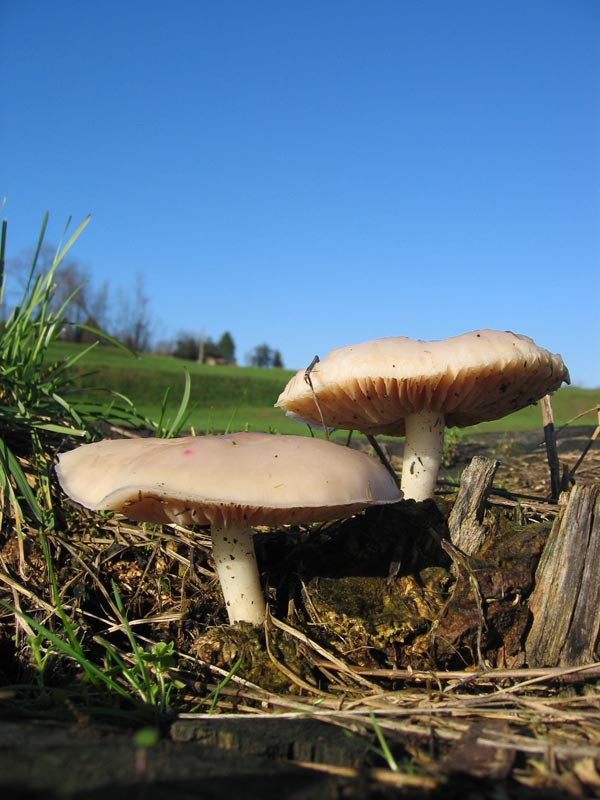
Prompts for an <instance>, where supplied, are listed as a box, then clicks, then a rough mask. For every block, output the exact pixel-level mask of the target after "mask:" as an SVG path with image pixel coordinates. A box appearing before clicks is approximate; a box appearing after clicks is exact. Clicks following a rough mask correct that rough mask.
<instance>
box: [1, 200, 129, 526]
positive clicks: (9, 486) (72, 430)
mask: <svg viewBox="0 0 600 800" xmlns="http://www.w3.org/2000/svg"><path fill="white" fill-rule="evenodd" d="M88 222H89V217H86V218H85V219H84V220H83V222H82V223H81V224H80V225H79V226H78V227H77V229H76V230H75V232H74V233H73V234H72V235H71V236H70V237H69V238H68V240H67V242H66V244H64V245H62V246H60V247H59V248H58V250H57V252H56V254H55V256H54V259H53V261H52V265H51V266H50V268H49V269H48V270H47V271H46V272H45V273H40V272H38V269H37V267H38V258H39V255H40V252H41V249H42V244H43V241H44V235H45V232H46V226H47V223H48V215H47V214H46V215H45V217H44V220H43V223H42V227H41V231H40V234H39V237H38V241H37V246H36V248H35V252H34V256H33V260H32V262H31V267H30V270H29V275H28V278H27V282H26V285H25V289H24V291H23V295H22V297H21V299H20V300H19V302H18V303H17V304H16V305H15V306H14V308H13V309H12V311H11V313H10V314H9V316H8V319H7V320H6V321H4V322H2V324H1V327H0V528H1V527H2V523H3V522H4V520H5V518H6V517H7V515H8V518H9V520H10V522H11V523H12V524H13V525H14V527H15V528H16V530H17V534H18V536H19V540H20V539H21V535H22V525H23V522H24V519H25V517H27V516H28V517H29V518H30V519H32V520H33V521H34V522H35V523H36V524H37V525H40V526H43V527H45V528H52V527H53V526H54V516H53V511H52V498H51V477H50V473H51V464H52V457H53V453H54V451H55V449H56V448H57V446H58V445H59V443H61V442H62V441H63V440H64V437H66V436H72V437H77V438H79V439H82V440H86V439H90V438H91V437H92V428H93V425H94V423H95V422H96V421H97V420H98V419H102V418H103V419H105V420H111V419H112V420H113V421H117V422H120V423H121V424H123V422H124V421H130V422H131V421H133V420H136V419H137V421H138V422H139V416H136V412H135V409H133V407H132V405H131V404H130V403H128V401H127V400H126V398H122V397H121V398H118V397H117V396H111V398H110V403H109V404H108V405H104V406H100V405H99V404H98V403H95V404H94V403H90V402H86V403H78V402H77V401H76V397H77V391H76V388H77V387H76V386H75V384H74V383H73V379H72V377H71V374H72V372H71V371H72V368H73V367H74V366H75V364H76V363H77V362H78V361H79V360H80V359H81V358H83V356H84V355H85V354H86V353H87V352H89V350H90V349H91V348H93V347H95V346H96V345H97V344H98V342H99V341H100V339H103V340H105V341H107V342H110V343H111V344H113V345H116V346H118V347H120V348H122V349H125V350H127V348H124V347H123V345H121V344H120V343H119V342H117V341H116V340H115V339H113V338H112V337H110V336H109V335H107V334H105V333H103V332H101V331H98V330H96V329H94V328H92V327H90V326H87V325H83V324H78V327H80V328H84V329H86V330H87V331H89V332H90V333H92V334H94V335H96V336H97V337H98V340H97V341H96V342H95V343H93V344H91V345H90V346H89V347H87V348H84V349H82V350H80V351H78V352H77V353H75V354H73V355H71V356H69V357H67V358H65V359H62V360H60V361H52V360H50V359H49V357H48V350H49V348H50V346H51V345H52V344H53V343H54V342H55V341H56V340H57V339H58V338H59V337H60V335H61V333H62V331H63V330H64V328H65V327H66V326H68V325H70V322H69V319H68V310H69V303H70V302H71V300H72V299H73V297H74V295H75V293H76V292H74V293H73V294H72V295H71V296H70V297H68V298H67V299H66V300H65V301H64V302H63V303H62V304H59V305H56V303H55V300H54V295H55V289H56V281H57V270H58V268H59V266H60V264H61V262H62V260H63V259H64V257H65V255H66V254H67V252H68V251H69V250H70V248H71V247H72V246H73V244H74V243H75V241H76V240H77V238H78V237H79V235H80V234H81V232H82V231H83V230H84V228H85V227H86V225H87V224H88ZM68 224H69V223H67V226H66V227H65V234H64V235H65V236H66V233H67V229H68ZM6 238H7V222H6V220H3V221H2V227H1V231H0V307H1V305H2V301H3V293H4V288H5V277H6V276H5V253H6ZM128 352H130V353H131V351H128ZM117 399H118V400H122V401H125V402H124V403H120V402H116V400H117ZM16 453H19V456H20V457H17V455H16ZM28 467H29V470H27V468H28ZM27 471H28V474H26V473H27Z"/></svg>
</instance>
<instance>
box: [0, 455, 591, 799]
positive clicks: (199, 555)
mask: <svg viewBox="0 0 600 800" xmlns="http://www.w3.org/2000/svg"><path fill="white" fill-rule="evenodd" d="M580 453H581V450H580V449H579V450H578V451H577V450H575V449H573V450H571V449H568V448H567V449H564V450H563V451H561V461H562V462H563V463H565V464H567V465H569V467H572V466H573V465H574V464H575V463H576V461H577V459H578V457H579V455H580ZM502 460H503V463H502V466H501V469H500V471H499V473H498V476H497V485H496V486H495V491H494V493H493V494H492V496H491V497H490V512H491V513H492V514H493V515H495V517H496V518H497V520H498V521H499V530H501V531H504V532H506V530H507V527H510V526H512V527H513V528H515V529H518V530H525V529H526V530H527V531H528V532H529V533H528V535H530V537H531V538H532V539H535V540H536V542H537V543H536V545H535V547H536V548H537V550H536V549H535V548H534V549H533V550H532V551H531V552H530V553H529V554H528V558H529V560H530V561H531V560H532V559H533V558H534V556H535V554H536V553H538V552H539V547H540V546H541V544H543V540H544V539H545V536H546V535H547V531H548V527H549V524H550V523H551V521H552V519H553V517H554V515H555V513H556V505H555V504H553V503H550V502H548V501H547V499H546V496H547V467H546V465H545V459H544V454H543V452H542V451H537V452H536V453H532V454H530V455H527V456H524V455H522V454H520V455H518V456H513V455H511V454H510V453H509V452H506V453H504V454H503V459H502ZM22 466H23V467H24V469H25V471H26V472H27V462H26V461H25V460H23V459H22ZM27 474H28V475H29V479H30V481H31V482H32V483H34V482H35V475H34V473H33V472H31V471H29V472H28V473H27ZM599 475H600V452H599V451H598V449H597V448H596V447H594V448H592V449H590V450H589V452H588V453H587V454H586V458H585V460H584V461H583V462H582V463H581V464H580V466H579V468H578V471H577V477H578V480H584V481H590V482H598V480H599ZM53 491H54V493H55V494H54V503H55V509H56V511H55V513H56V519H57V525H56V527H55V529H54V530H48V531H46V532H45V534H44V538H43V539H40V536H39V534H38V532H37V531H36V530H35V528H30V529H28V528H27V526H26V525H25V523H23V530H24V535H23V537H22V538H21V540H20V541H18V540H17V538H16V537H15V536H14V535H13V534H12V533H11V531H10V530H8V529H7V528H6V526H5V528H4V530H3V532H2V541H1V547H0V587H1V596H2V599H3V600H4V602H5V603H6V604H8V605H5V606H4V608H3V611H2V614H1V616H0V652H1V653H2V664H3V667H2V681H3V683H4V685H5V689H4V690H3V693H2V696H1V697H0V701H1V707H2V708H3V709H4V710H5V712H8V713H11V714H15V713H21V714H28V715H42V716H45V715H54V716H61V717H63V718H76V719H84V718H85V719H87V718H93V717H94V715H95V714H96V713H97V712H98V711H99V710H101V711H102V713H107V712H112V713H114V714H117V713H123V712H126V713H131V714H132V715H133V716H132V718H135V715H136V714H137V715H138V718H139V714H140V713H141V712H140V706H139V704H138V705H136V704H135V703H134V702H132V703H131V704H128V703H127V701H125V700H123V698H120V699H119V698H115V696H114V693H111V692H109V691H107V689H106V687H105V686H102V685H101V684H100V685H96V686H94V685H92V684H90V682H89V681H86V678H85V671H84V670H82V669H81V666H80V665H79V664H78V663H77V662H76V660H74V659H73V658H72V657H69V656H68V654H65V653H64V652H61V651H60V650H57V648H56V647H53V646H52V642H51V641H50V640H49V639H47V638H44V637H43V636H40V635H39V631H37V630H36V629H34V627H32V623H31V620H35V621H36V622H37V623H40V624H42V625H43V626H44V627H45V628H46V629H47V630H48V631H51V632H54V633H55V635H56V636H64V635H65V634H64V627H65V624H64V616H66V618H67V619H68V620H70V621H71V624H72V626H73V629H74V631H75V633H76V636H77V638H78V640H79V641H80V642H81V644H82V647H83V649H84V651H85V653H86V654H88V656H89V658H90V659H92V660H95V662H96V663H97V664H98V665H99V666H100V668H103V669H107V668H108V667H109V666H110V665H111V663H112V667H113V668H114V665H115V662H110V660H109V661H107V655H106V643H107V642H108V643H110V646H111V648H113V651H114V653H116V654H117V656H118V658H119V659H120V660H121V661H122V662H123V663H124V664H126V665H127V664H128V665H134V663H135V658H136V656H135V653H134V652H132V650H131V646H130V640H129V639H128V636H127V628H129V630H130V631H132V632H133V634H134V636H135V638H136V641H137V642H138V643H139V646H140V647H141V648H142V649H144V650H145V651H146V652H149V651H150V650H151V648H152V647H153V645H155V644H156V643H157V642H163V643H171V642H172V643H173V661H172V663H171V664H168V665H167V666H166V667H165V669H164V675H163V678H164V679H165V680H166V681H167V682H168V683H169V686H170V687H171V694H170V695H169V702H168V703H167V704H165V705H164V706H163V707H162V708H161V709H159V711H160V713H162V714H163V715H166V716H164V718H165V719H172V718H173V717H174V716H177V718H178V719H179V720H187V721H188V722H190V723H193V721H194V720H200V719H203V718H205V717H206V715H208V714H210V716H211V718H213V717H214V716H215V715H221V716H222V715H227V714H235V715H240V714H243V715H247V716H253V717H262V716H265V715H268V716H269V717H271V716H273V715H277V716H282V715H287V714H292V715H293V716H294V718H296V719H298V718H303V717H310V718H318V719H320V720H322V721H326V722H328V723H330V724H332V725H336V726H342V727H343V728H345V729H347V730H348V731H350V732H352V733H353V734H356V735H359V736H365V737H367V738H370V739H371V740H372V741H373V743H374V747H375V746H376V745H377V735H379V736H383V737H384V741H385V742H386V743H387V744H388V746H389V754H390V757H391V758H389V759H387V760H386V758H384V757H383V756H378V757H374V759H373V760H371V761H370V762H369V763H366V764H365V765H363V766H362V767H361V768H360V769H359V768H357V767H356V766H343V765H342V766H340V765H337V766H335V765H326V764H310V765H304V766H309V767H310V768H312V769H320V770H330V771H331V772H332V773H333V774H340V775H346V776H352V775H354V774H358V772H360V770H361V769H363V770H364V769H367V770H369V771H370V772H369V774H370V775H371V777H372V779H373V780H375V781H376V782H380V783H381V785H382V786H386V787H388V788H390V790H394V789H398V790H399V791H400V790H401V789H407V788H410V789H412V790H415V791H417V790H420V791H431V790H433V789H435V788H436V787H443V786H444V785H445V782H446V781H447V780H449V777H450V776H451V775H453V774H455V773H456V772H461V773H465V774H468V775H471V776H473V777H476V778H483V779H488V780H491V781H504V782H506V781H509V782H510V783H511V785H512V786H513V787H517V788H518V787H520V788H521V789H522V790H523V791H524V792H525V791H526V790H527V789H531V788H536V789H540V790H544V791H545V790H548V791H550V790H554V791H557V792H562V793H563V794H564V795H572V796H578V797H582V796H598V794H599V793H600V774H599V771H598V770H599V769H600V686H599V683H598V681H599V678H600V662H598V663H592V664H583V665H580V666H578V667H574V668H568V669H567V668H557V667H552V668H550V667H548V668H537V669H535V670H534V669H529V668H526V667H524V666H522V661H523V658H522V652H519V649H518V647H516V646H515V644H514V641H513V639H511V638H510V637H514V636H515V635H516V634H515V631H517V629H518V626H516V621H517V612H519V613H521V612H523V610H525V613H526V604H527V591H528V590H527V589H524V590H523V591H522V592H519V591H517V590H515V591H513V593H512V595H510V596H509V597H506V598H505V600H506V603H505V605H504V606H503V607H502V609H503V610H502V614H504V615H506V614H508V613H509V611H510V607H511V606H512V607H513V609H514V614H515V616H514V618H511V620H510V624H507V626H506V629H505V630H504V629H502V628H500V627H498V626H499V623H498V621H497V620H495V621H493V620H492V614H491V610H492V608H493V607H494V603H496V605H498V604H500V602H501V599H498V598H495V597H489V596H488V595H485V592H484V595H483V601H484V602H483V605H482V604H481V603H479V606H477V603H474V601H473V597H472V593H471V602H470V605H469V602H467V600H465V598H468V596H469V587H468V581H464V583H465V586H466V588H464V590H461V591H458V590H457V585H458V584H459V583H460V580H459V577H457V575H456V573H455V572H453V571H452V565H451V564H450V563H446V562H443V560H441V561H440V562H439V563H438V564H437V566H436V570H437V571H436V572H435V575H433V573H432V572H431V569H430V568H429V567H427V566H424V564H425V563H426V562H427V559H428V558H429V557H430V556H431V552H432V551H431V550H428V549H427V547H433V545H432V544H431V542H430V543H429V544H428V545H427V546H425V545H424V544H423V543H422V542H419V541H417V539H416V538H411V535H412V534H410V531H409V535H408V544H407V545H406V544H405V547H404V551H403V553H402V559H401V561H402V565H403V567H402V569H401V570H400V572H399V573H398V575H397V576H396V577H395V578H393V579H387V577H386V573H385V571H384V570H383V566H384V562H385V559H386V558H388V559H389V548H388V550H384V551H382V552H381V553H378V554H375V556H373V558H380V559H381V561H382V571H381V572H380V573H379V574H376V575H370V576H369V578H368V582H367V583H364V579H361V578H360V577H358V578H357V577H355V576H353V575H352V572H353V569H351V567H352V559H351V558H350V556H349V555H348V552H346V551H340V552H339V553H338V557H339V558H340V559H342V560H343V559H344V558H347V559H348V562H347V567H348V569H347V573H348V574H347V575H346V576H343V575H342V579H341V580H340V581H338V582H339V583H341V584H343V583H344V581H345V582H346V583H348V585H350V587H351V591H359V590H362V589H361V587H362V588H364V586H368V592H367V594H366V595H365V597H366V599H365V601H364V602H365V604H367V606H368V602H372V607H371V608H368V607H367V611H366V612H365V613H364V614H362V615H358V616H357V615H356V614H354V613H353V612H352V610H349V611H344V606H343V601H342V605H341V606H340V601H339V599H338V600H336V599H335V597H334V599H333V600H332V599H331V596H329V595H328V594H327V591H325V590H324V588H323V587H327V586H328V581H329V582H330V583H331V579H330V578H328V576H327V574H326V572H325V573H324V574H323V573H321V574H319V570H318V569H317V568H316V567H315V566H314V563H313V562H311V561H310V559H309V555H310V554H311V552H312V550H311V548H312V547H313V545H312V544H311V542H312V541H326V542H329V543H331V542H335V541H337V539H336V536H338V534H339V533H340V530H341V535H343V537H344V539H345V540H349V541H350V542H351V541H353V538H352V537H354V540H356V537H357V536H358V537H360V535H361V525H362V522H361V518H357V520H354V521H351V523H350V524H351V527H349V525H350V524H349V523H345V525H346V527H341V526H336V525H333V526H328V527H326V528H321V529H319V530H318V531H314V530H313V531H312V532H310V534H309V532H308V531H306V530H293V531H289V532H287V533H285V534H281V536H280V537H279V538H278V537H277V535H276V534H275V533H274V532H268V531H264V532H262V534H259V535H258V536H257V548H258V552H259V555H260V556H261V558H262V567H263V569H265V570H266V572H267V581H268V586H269V592H270V599H271V608H272V609H274V611H273V613H272V615H270V616H269V617H268V619H267V621H266V623H265V625H264V628H263V629H262V630H255V629H251V628H248V627H245V626H238V627H235V628H232V627H229V626H228V625H227V624H226V614H225V612H224V610H223V608H222V606H221V597H220V591H219V587H218V582H217V579H216V576H215V574H214V571H213V568H212V563H211V557H210V553H211V542H210V537H209V536H208V535H207V534H206V533H205V532H204V531H192V530H188V529H184V528H181V527H177V526H165V527H163V528H152V527H147V526H138V525H131V524H129V523H127V522H126V521H125V520H123V519H116V518H113V517H108V516H106V517H102V516H100V515H90V514H88V513H85V512H81V511H79V510H77V509H74V508H72V507H71V506H69V505H68V503H67V502H66V501H65V500H64V499H63V498H62V497H61V496H60V495H59V494H58V492H57V489H56V487H54V489H53ZM452 499H453V494H452V487H447V489H446V490H445V491H442V492H441V493H440V495H439V498H438V507H437V513H438V514H439V519H440V520H442V522H443V520H444V519H445V515H446V514H447V511H448V508H449V507H450V505H451V503H452ZM411 513H413V515H414V510H413V511H411ZM411 519H412V517H411ZM422 519H423V518H419V519H418V520H417V521H416V522H414V524H415V525H417V524H420V522H421V521H422ZM365 524H366V523H365ZM374 524H375V522H374V521H373V520H372V519H371V522H370V525H371V527H372V526H373V525H374ZM411 524H412V523H411ZM428 524H429V523H428ZM342 525H343V524H342ZM386 525H388V527H389V525H391V527H392V528H394V526H395V529H394V530H393V532H392V533H393V536H397V535H398V532H399V528H398V526H399V525H400V528H401V529H402V531H404V532H405V533H406V530H407V528H406V526H407V525H408V522H407V518H402V519H400V518H393V519H392V521H391V522H390V521H389V520H388V522H387V523H386ZM403 526H404V527H403ZM409 527H410V526H409ZM367 535H370V533H369V532H368V531H365V536H367ZM536 536H537V539H536ZM311 537H312V538H311ZM319 537H320V538H319ZM425 538H427V537H425ZM44 541H45V542H46V543H47V555H45V553H44V548H43V546H42V545H43V542H44ZM278 541H281V545H279V544H278V543H277V542H278ZM432 541H433V540H432ZM290 545H291V546H292V548H295V551H296V552H297V553H300V554H301V555H302V558H304V559H305V561H304V562H302V563H297V564H296V567H295V569H296V572H297V574H296V575H295V576H294V580H293V581H292V582H291V583H289V582H288V583H286V581H285V580H284V578H285V577H286V576H285V572H286V570H288V569H289V562H287V564H286V565H284V566H283V567H278V566H277V559H278V558H279V557H280V554H281V549H282V548H287V547H288V546H290ZM48 557H49V558H50V567H49V562H48ZM436 557H439V558H440V559H441V558H442V556H441V555H440V554H439V553H438V555H437V556H436ZM388 563H389V562H388ZM528 563H529V562H528ZM370 564H371V568H372V564H373V561H371V562H370ZM534 566H535V564H533V567H534ZM494 568H495V569H496V570H497V571H498V570H499V569H500V567H499V566H497V565H496V567H494ZM49 569H50V571H51V572H53V573H54V575H55V576H56V586H55V590H54V591H53V588H52V582H51V580H49ZM490 569H491V567H490ZM278 570H279V571H278ZM428 570H429V571H428ZM371 571H372V569H371ZM430 573H431V574H430ZM288 577H289V576H288ZM333 580H337V579H333ZM361 580H363V583H362V584H361V583H360V581H361ZM353 581H354V583H353ZM113 587H116V589H117V591H118V597H120V598H122V601H123V607H124V612H121V611H120V610H119V605H118V602H117V600H116V596H115V592H114V588H113ZM357 587H358V588H357ZM502 591H504V589H502ZM461 592H462V593H461ZM369 593H370V594H369ZM488 594H489V593H488ZM369 598H370V600H369ZM401 602H402V603H403V604H404V605H402V608H408V611H407V616H406V619H405V620H403V626H400V625H399V624H398V620H397V618H396V617H395V616H394V615H395V614H396V613H397V609H398V607H399V605H398V604H400V603H401ZM390 604H391V605H390ZM474 607H475V608H476V610H475V612H474V611H473V608H474ZM386 608H388V609H390V608H391V611H390V613H387V614H386ZM477 608H478V610H479V613H481V614H482V615H483V617H482V618H479V617H478V610H477ZM369 614H371V618H369ZM25 615H26V616H25ZM469 615H470V616H469ZM124 617H125V620H126V622H124ZM466 618H468V619H469V620H470V622H468V624H465V625H464V627H462V628H460V629H457V628H456V624H457V622H456V621H457V620H459V619H466ZM449 619H450V620H451V622H452V624H451V625H450V623H449V622H448V620H449ZM519 619H520V617H519ZM444 626H445V627H444ZM494 626H495V629H496V632H495V635H494V636H492V634H491V633H490V630H491V628H493V627H494ZM515 626H516V627H515ZM449 631H452V632H453V633H454V634H455V639H454V640H453V641H452V642H451V643H450V644H448V646H447V647H441V645H440V641H441V639H440V637H442V636H448V635H449V634H448V632H449ZM517 632H518V631H517ZM482 633H483V638H482ZM477 636H479V640H478V647H479V653H478V652H477V648H476V647H475V645H474V642H475V640H476V639H477ZM511 642H512V645H511V644H510V643H511ZM511 647H512V649H511ZM36 653H37V656H36ZM115 680H118V681H120V682H121V683H123V684H124V685H125V683H126V681H125V680H124V679H123V675H122V674H121V675H118V674H115ZM156 713H157V709H156V708H154V709H152V714H156ZM151 718H154V719H156V716H155V717H151ZM523 796H526V795H525V794H524V795H523Z"/></svg>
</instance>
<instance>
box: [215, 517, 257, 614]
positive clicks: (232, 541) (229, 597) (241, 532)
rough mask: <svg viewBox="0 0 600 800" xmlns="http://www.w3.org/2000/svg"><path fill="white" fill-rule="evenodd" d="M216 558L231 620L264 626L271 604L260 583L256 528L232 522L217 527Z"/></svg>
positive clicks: (218, 573)
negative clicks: (255, 542)
mask: <svg viewBox="0 0 600 800" xmlns="http://www.w3.org/2000/svg"><path fill="white" fill-rule="evenodd" d="M211 536H212V541H213V558H214V562H215V566H216V569H217V575H218V577H219V581H220V583H221V589H222V591H223V598H224V600H225V606H226V608H227V613H228V614H229V621H230V622H231V623H232V624H233V623H235V622H250V623H252V624H253V625H261V624H262V623H263V622H264V619H265V615H266V612H267V607H266V603H265V598H264V595H263V592H262V588H261V585H260V576H259V574H258V564H257V563H256V554H255V552H254V542H253V540H252V529H251V528H249V527H248V526H239V525H235V524H231V523H230V524H228V525H225V526H223V527H217V526H213V527H212V529H211Z"/></svg>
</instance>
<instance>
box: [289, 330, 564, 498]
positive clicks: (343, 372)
mask: <svg viewBox="0 0 600 800" xmlns="http://www.w3.org/2000/svg"><path fill="white" fill-rule="evenodd" d="M563 381H566V382H567V383H568V382H569V373H568V371H567V369H566V367H565V365H564V363H563V360H562V358H561V357H560V356H559V355H555V354H553V353H550V352H549V351H548V350H545V349H544V348H542V347H538V346H537V345H536V344H535V342H534V341H533V340H532V339H530V338H529V337H528V336H523V335H521V334H516V333H512V332H510V331H493V330H479V331H472V332H469V333H464V334H462V335H460V336H454V337H451V338H448V339H442V340H439V341H430V342H426V341H422V340H420V339H418V340H415V339H409V338H407V337H404V336H398V337H389V338H385V339H374V340H372V341H368V342H362V343H360V344H355V345H348V346H346V347H339V348H337V349H335V350H332V351H331V352H330V353H329V354H328V355H327V356H326V357H325V358H323V360H322V361H317V362H316V363H315V364H314V367H313V368H312V370H311V372H310V374H309V375H308V376H307V375H306V370H301V371H299V372H298V373H297V374H296V375H294V376H293V377H292V379H291V380H290V382H289V383H288V385H287V386H286V387H285V389H284V390H283V392H282V393H281V395H280V396H279V399H278V401H277V403H276V406H279V407H281V408H283V409H284V410H285V411H286V413H287V414H288V415H290V416H293V417H296V418H298V419H300V420H303V421H306V422H309V423H310V424H313V425H323V424H324V425H326V426H327V427H331V428H342V429H348V430H350V429H355V430H359V431H362V432H363V433H367V434H377V433H381V434H388V435H392V436H403V435H404V436H405V437H406V438H405V445H404V461H403V468H402V483H401V485H402V489H403V491H404V496H405V497H406V498H413V499H415V500H424V499H426V498H428V497H431V496H432V495H433V491H434V488H435V484H436V481H437V474H438V470H439V464H440V459H441V455H442V448H443V442H444V427H445V426H458V427H465V426H467V425H473V424H475V423H478V422H482V421H484V420H492V419H498V418H499V417H503V416H505V415H506V414H510V413H512V412H513V411H517V410H518V409H520V408H523V407H524V406H527V405H529V404H531V403H535V402H536V401H537V400H539V399H540V397H542V396H543V395H545V394H547V393H548V392H551V391H554V390H555V389H557V388H558V387H559V386H560V385H561V383H563Z"/></svg>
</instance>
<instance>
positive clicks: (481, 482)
mask: <svg viewBox="0 0 600 800" xmlns="http://www.w3.org/2000/svg"><path fill="white" fill-rule="evenodd" d="M498 463H499V462H498V461H490V460H489V459H487V458H483V457H482V456H475V457H474V458H473V460H472V461H471V463H470V464H469V466H468V467H466V469H465V470H464V472H463V474H462V477H461V480H460V490H459V492H458V496H457V498H456V502H455V503H454V506H453V508H452V511H451V512H450V516H449V518H448V528H449V530H450V539H451V541H452V544H453V545H454V546H455V547H457V548H458V549H459V550H461V551H462V552H463V553H465V554H466V555H473V554H474V553H476V552H477V551H478V550H479V549H480V548H481V545H482V544H483V542H484V540H485V539H486V537H487V535H488V534H489V533H490V531H489V529H488V526H486V525H485V523H484V516H485V509H486V499H487V496H488V494H489V492H490V489H491V488H492V482H493V480H494V475H495V474H496V470H497V469H498Z"/></svg>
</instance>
